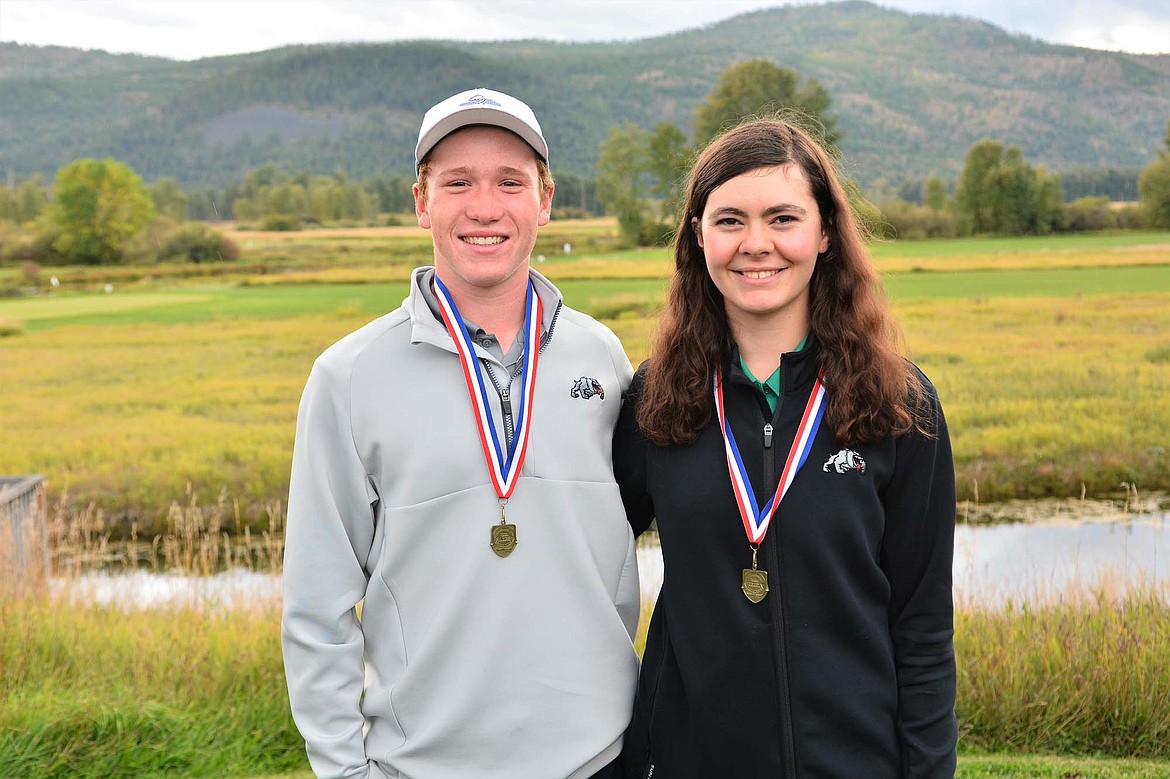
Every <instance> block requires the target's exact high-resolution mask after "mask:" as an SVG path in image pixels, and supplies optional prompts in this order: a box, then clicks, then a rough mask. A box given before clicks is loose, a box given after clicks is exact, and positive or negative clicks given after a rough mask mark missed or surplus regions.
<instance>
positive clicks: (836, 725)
mask: <svg viewBox="0 0 1170 779" xmlns="http://www.w3.org/2000/svg"><path fill="white" fill-rule="evenodd" d="M614 470H615V473H616V475H617V478H618V483H619V485H620V486H621V487H622V493H623V498H624V500H625V502H626V510H627V514H628V516H629V519H630V522H631V524H632V525H633V527H634V531H635V533H640V532H642V531H644V530H645V529H646V528H647V527H648V526H649V524H650V522H651V521H652V520H654V519H657V524H658V533H659V539H660V541H661V544H662V555H663V560H664V564H665V575H664V579H663V584H662V591H661V594H660V595H659V598H658V603H657V605H656V606H655V609H654V614H653V617H652V618H651V620H650V629H649V637H648V639H647V642H646V651H645V655H644V657H643V662H642V671H641V676H640V679H639V683H638V694H637V701H636V704H635V710H634V716H633V721H632V723H631V725H630V728H629V730H628V732H627V735H626V745H625V750H624V762H625V765H626V771H627V775H628V776H630V777H640V778H643V779H644V778H646V777H662V778H664V779H684V778H687V777H696V778H698V777H713V776H728V777H737V778H739V779H747V778H750V777H784V778H785V779H796V777H799V778H800V779H821V778H828V777H832V778H834V779H857V778H858V777H866V779H894V778H895V777H896V778H897V779H909V778H910V777H914V778H916V779H917V778H918V777H951V776H953V773H954V766H955V743H956V739H957V727H956V722H955V716H954V701H955V663H954V654H953V644H952V605H951V561H952V554H953V535H954V518H955V487H954V470H953V465H952V460H951V450H950V443H949V439H948V436H947V429H946V423H945V421H944V418H943V414H942V409H941V408H940V406H939V403H938V399H937V396H936V394H935V391H934V388H933V387H932V386H931V384H930V382H929V381H928V380H927V379H926V377H925V376H923V374H922V373H920V372H919V371H918V369H917V368H916V367H914V366H913V365H912V364H910V363H909V362H907V361H905V360H904V359H903V358H902V357H900V356H899V354H898V351H897V349H896V331H895V327H894V324H893V322H892V320H891V318H890V315H889V314H888V312H887V310H886V307H885V304H884V302H883V297H882V294H881V290H880V284H879V282H878V277H877V274H876V272H875V270H874V267H873V265H872V263H871V261H870V260H869V258H868V256H867V254H866V250H865V246H864V242H863V238H862V235H861V231H860V229H859V227H858V223H857V221H856V218H855V216H854V214H853V213H852V211H851V209H850V206H849V203H848V200H847V198H846V196H845V193H844V190H843V189H842V186H841V184H840V182H839V180H838V178H837V176H836V173H835V171H834V169H833V166H832V163H831V160H830V158H829V157H828V155H827V154H826V153H825V152H824V150H823V149H822V148H821V147H820V146H818V144H817V143H816V142H814V141H813V140H812V139H811V138H810V137H809V136H808V135H807V134H806V133H804V132H803V131H801V130H800V129H798V128H797V127H795V126H793V125H792V124H790V123H787V122H784V121H780V120H761V121H754V122H750V123H747V124H744V125H740V126H739V127H736V128H735V129H733V130H731V131H729V132H727V133H726V134H724V135H723V136H721V137H719V138H718V139H716V140H715V141H714V142H713V143H712V144H711V145H710V146H709V147H708V148H707V149H706V150H705V151H704V152H703V153H702V154H701V155H700V156H699V158H698V160H697V162H696V164H695V167H694V170H693V171H692V174H691V179H690V183H689V186H688V193H687V203H686V210H685V212H684V213H683V217H682V221H681V223H680V226H679V231H678V236H677V239H676V244H675V272H674V278H673V281H672V284H671V289H670V293H669V299H668V305H667V310H666V311H664V312H663V315H662V318H661V321H660V325H659V331H658V333H657V336H656V339H655V344H654V348H653V350H652V353H651V358H650V360H649V361H648V362H647V363H645V364H643V365H642V367H641V368H640V369H639V371H638V373H637V375H636V376H635V378H634V383H633V384H632V385H631V387H630V391H629V394H628V396H627V400H626V404H625V406H624V407H623V410H622V415H621V419H620V420H619V422H618V428H617V433H616V434H615V439H614Z"/></svg>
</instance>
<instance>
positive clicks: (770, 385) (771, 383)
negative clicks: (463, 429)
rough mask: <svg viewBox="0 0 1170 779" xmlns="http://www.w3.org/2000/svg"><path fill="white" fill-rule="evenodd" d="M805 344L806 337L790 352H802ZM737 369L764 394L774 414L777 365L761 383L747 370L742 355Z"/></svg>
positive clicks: (778, 370)
mask: <svg viewBox="0 0 1170 779" xmlns="http://www.w3.org/2000/svg"><path fill="white" fill-rule="evenodd" d="M806 343H808V336H807V335H806V336H805V337H804V338H802V339H800V343H798V344H797V345H796V348H795V349H793V350H792V351H794V352H799V351H801V350H803V349H804V345H805V344H806ZM739 367H740V368H742V369H743V375H744V376H746V377H747V378H748V381H750V382H751V383H752V384H754V385H755V387H756V389H758V390H759V391H760V392H762V393H764V400H766V401H768V408H770V409H771V410H772V413H776V404H777V403H779V402H780V366H779V365H777V366H776V370H774V371H772V375H771V376H769V377H768V378H766V379H764V380H763V381H760V380H759V379H757V378H756V377H755V376H753V375H752V372H751V371H750V370H748V367H747V363H745V362H744V361H743V355H740V358H739Z"/></svg>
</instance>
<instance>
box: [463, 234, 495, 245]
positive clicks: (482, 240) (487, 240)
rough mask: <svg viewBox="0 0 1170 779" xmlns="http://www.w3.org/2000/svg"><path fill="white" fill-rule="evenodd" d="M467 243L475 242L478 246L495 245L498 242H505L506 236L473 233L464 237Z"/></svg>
mask: <svg viewBox="0 0 1170 779" xmlns="http://www.w3.org/2000/svg"><path fill="white" fill-rule="evenodd" d="M463 240H464V241H465V242H466V243H473V244H475V245H476V246H495V245H496V244H497V243H503V242H504V237H503V236H502V235H493V236H478V235H472V236H468V237H466V238H464V239H463Z"/></svg>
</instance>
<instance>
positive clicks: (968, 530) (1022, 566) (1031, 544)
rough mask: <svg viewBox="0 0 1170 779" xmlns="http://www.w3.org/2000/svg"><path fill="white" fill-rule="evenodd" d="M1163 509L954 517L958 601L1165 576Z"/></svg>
mask: <svg viewBox="0 0 1170 779" xmlns="http://www.w3.org/2000/svg"><path fill="white" fill-rule="evenodd" d="M1168 520H1170V512H1167V511H1165V510H1160V511H1155V512H1152V513H1149V514H1142V515H1132V516H1129V517H1126V518H1123V519H1117V520H1093V521H1068V520H1063V521H1046V522H1031V523H1010V524H998V525H967V524H962V525H960V526H959V527H958V528H957V529H956V531H955V566H954V581H955V602H956V604H958V605H959V606H961V607H962V606H998V605H1003V604H1004V603H1006V602H1008V601H1009V600H1010V601H1014V602H1016V603H1021V602H1028V603H1040V602H1045V601H1051V600H1056V599H1062V598H1063V599H1071V598H1077V597H1080V596H1083V595H1086V594H1092V593H1093V592H1094V591H1095V590H1098V589H1101V588H1104V589H1105V590H1106V591H1107V592H1109V593H1118V594H1120V593H1123V592H1125V591H1126V590H1128V589H1130V588H1132V587H1134V586H1143V585H1157V586H1162V587H1164V586H1166V585H1167V584H1170V521H1168ZM638 569H639V572H640V573H641V581H642V597H643V599H644V600H649V599H654V598H656V597H657V595H658V590H659V588H660V587H661V586H662V555H661V552H660V550H659V548H658V545H657V542H656V538H655V537H654V536H652V535H651V536H647V537H644V538H643V539H641V540H640V542H639V544H638ZM52 590H53V594H54V595H55V596H56V597H58V598H61V599H65V600H69V601H86V602H92V603H98V604H102V605H113V606H117V607H121V608H149V607H155V606H166V605H177V606H191V607H198V608H203V607H210V608H240V607H243V606H271V605H274V604H275V603H276V602H277V601H278V600H279V598H280V580H279V577H278V576H274V575H272V574H271V573H267V572H253V571H247V570H241V569H236V570H232V571H228V572H225V573H221V574H216V575H214V576H207V577H194V578H192V577H186V576H181V575H177V574H160V573H152V572H148V571H133V572H125V573H116V574H114V573H103V572H91V573H87V574H83V575H81V576H79V577H70V578H67V579H55V580H53V582H52Z"/></svg>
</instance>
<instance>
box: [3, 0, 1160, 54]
mask: <svg viewBox="0 0 1170 779" xmlns="http://www.w3.org/2000/svg"><path fill="white" fill-rule="evenodd" d="M786 4H790V2H785V0H721V1H720V2H710V0H637V2H631V1H630V0H495V1H494V2H490V3H488V2H482V1H481V0H165V2H163V1H162V0H0V39H3V40H10V41H18V42H21V43H31V44H37V45H60V46H72V47H77V48H86V49H105V50H107V51H111V52H118V53H121V52H137V53H143V54H152V55H159V56H166V57H172V58H175V59H196V58H200V57H208V56H215V55H221V54H236V53H243V52H252V51H262V50H265V49H271V48H275V47H278V46H284V45H288V44H294V43H336V42H343V41H354V42H368V41H393V40H407V39H423V38H425V39H452V40H505V39H517V38H540V39H545V40H559V41H601V40H631V39H637V38H648V37H654V36H658V35H664V34H667V33H670V32H675V31H678V30H683V29H690V28H695V27H701V26H704V25H707V24H711V23H713V22H716V21H719V20H722V19H726V18H729V17H731V16H734V15H736V14H741V13H745V12H747V11H752V10H756V9H759V8H766V7H773V6H778V5H786ZM881 4H882V5H885V6H888V7H891V8H898V9H900V10H903V11H907V12H910V13H933V14H949V15H958V16H965V17H969V18H978V19H984V20H986V21H988V22H990V23H992V24H995V25H996V26H998V27H1002V28H1003V29H1005V30H1009V31H1013V32H1018V33H1023V34H1026V35H1030V36H1032V37H1035V38H1038V39H1040V40H1044V41H1049V42H1054V43H1067V44H1071V45H1078V46H1090V47H1093V48H1105V49H1123V50H1127V51H1141V52H1170V7H1168V6H1167V4H1166V3H1165V0H1101V2H1096V3H1090V2H1086V0H1071V2H1064V3H1063V4H1062V5H1061V8H1060V12H1059V13H1053V12H1052V10H1051V6H1049V5H1048V4H1047V3H1024V2H1019V0H882V1H881Z"/></svg>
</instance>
